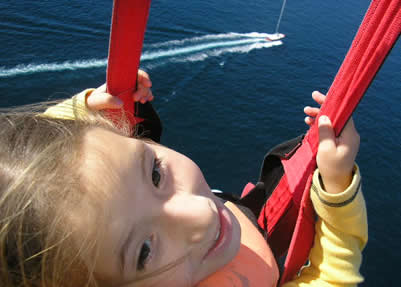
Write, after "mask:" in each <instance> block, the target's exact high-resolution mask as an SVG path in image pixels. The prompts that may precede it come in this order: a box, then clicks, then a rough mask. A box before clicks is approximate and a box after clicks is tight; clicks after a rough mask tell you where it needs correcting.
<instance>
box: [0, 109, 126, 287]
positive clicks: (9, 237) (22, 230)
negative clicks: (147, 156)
mask: <svg viewBox="0 0 401 287" xmlns="http://www.w3.org/2000/svg"><path fill="white" fill-rule="evenodd" d="M30 108H31V107H28V110H29V109H30ZM25 110H26V109H25ZM85 114H86V112H85ZM95 127H101V128H105V129H108V130H112V131H114V132H118V133H119V134H124V135H127V134H128V132H129V130H128V129H127V128H126V127H127V126H126V125H121V123H120V124H119V128H118V129H117V128H116V127H115V125H114V124H113V123H112V122H110V121H108V120H106V119H104V118H103V117H102V116H100V115H99V114H86V115H85V116H83V117H80V118H77V119H76V120H67V119H56V118H50V117H45V116H38V114H37V113H36V112H31V111H28V112H26V111H21V110H13V111H11V112H10V111H9V112H7V113H1V114H0V286H3V287H14V286H24V287H25V286H57V287H59V286H96V285H97V284H96V280H95V279H94V275H93V270H90V267H88V266H87V265H86V264H85V262H83V261H82V258H83V256H81V255H82V253H85V252H91V248H93V247H94V245H95V242H94V241H93V240H90V239H89V238H92V239H93V236H91V234H89V231H88V234H86V235H85V236H84V238H86V239H85V240H82V241H81V242H79V243H77V242H76V241H74V240H73V234H74V232H75V229H74V224H71V223H72V218H73V217H74V211H76V210H77V208H83V207H82V202H83V201H85V202H93V204H96V201H89V200H85V199H87V198H88V197H90V196H91V192H90V191H89V190H88V188H90V187H92V185H88V186H86V185H85V184H84V182H83V175H82V174H81V173H82V172H81V171H82V168H80V164H81V160H80V159H81V154H80V153H81V150H82V144H83V137H84V135H85V133H86V132H87V131H88V130H90V129H92V128H95ZM89 186H90V187H89ZM92 208H93V207H92ZM88 209H90V206H88ZM81 236H82V235H81Z"/></svg>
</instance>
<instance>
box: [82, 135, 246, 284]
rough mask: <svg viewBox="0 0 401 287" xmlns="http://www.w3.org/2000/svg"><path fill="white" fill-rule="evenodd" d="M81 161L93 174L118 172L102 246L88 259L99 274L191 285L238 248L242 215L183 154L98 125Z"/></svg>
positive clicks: (111, 279)
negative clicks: (236, 213)
mask: <svg viewBox="0 0 401 287" xmlns="http://www.w3.org/2000/svg"><path fill="white" fill-rule="evenodd" d="M100 162H103V164H99V163H100ZM106 165H107V168H105V167H106ZM83 167H84V170H86V173H85V176H86V177H89V178H90V179H91V180H92V181H93V180H95V182H96V179H99V180H102V179H104V178H114V179H115V180H109V182H110V186H107V185H108V184H107V182H108V181H107V180H106V181H105V182H106V183H105V184H104V185H105V186H104V187H105V188H106V190H111V192H110V194H109V195H108V196H106V199H105V201H104V205H103V207H104V210H103V211H101V212H103V213H105V214H107V216H106V217H105V218H106V220H104V222H101V223H100V224H97V225H96V226H95V228H96V230H100V231H102V232H99V234H102V235H101V236H100V238H97V247H98V248H99V249H98V250H100V252H99V254H98V256H97V258H96V260H93V258H85V260H86V261H88V263H89V264H91V265H93V266H94V272H95V276H96V277H97V278H99V279H100V280H105V281H107V282H112V286H177V287H182V286H193V285H194V284H195V283H197V282H199V281H200V280H201V279H203V278H205V277H206V276H208V275H209V274H211V273H213V272H214V271H216V270H218V269H219V268H221V267H222V266H223V265H225V264H226V263H228V262H229V261H230V260H231V259H232V258H233V257H234V256H235V255H236V253H237V251H238V249H239V246H240V233H241V231H240V226H239V224H238V221H237V219H236V218H235V217H234V215H233V214H232V213H231V212H230V211H229V210H228V209H227V208H225V206H224V205H223V204H222V203H221V202H220V201H219V200H218V199H217V198H216V197H214V196H213V194H212V193H211V191H210V188H209V186H208V184H207V183H206V181H205V179H204V177H203V175H202V172H201V171H200V169H199V167H198V166H197V165H196V164H195V163H194V162H193V161H191V160H190V159H189V158H187V157H185V156H184V155H182V154H179V153H177V152H175V151H173V150H171V149H168V148H166V147H163V146H160V145H156V144H151V143H146V142H143V141H141V140H136V139H131V138H126V137H123V136H120V135H117V134H115V133H112V132H109V131H106V130H103V129H94V130H91V131H90V132H88V133H87V136H86V137H85V142H84V165H83ZM107 173H108V174H107ZM111 173H112V175H111ZM103 181H104V180H103ZM103 181H101V182H103ZM102 185H103V183H102ZM93 225H95V224H93ZM99 225H100V226H99ZM93 261H95V262H93Z"/></svg>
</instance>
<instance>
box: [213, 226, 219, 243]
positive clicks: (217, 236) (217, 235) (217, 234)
mask: <svg viewBox="0 0 401 287" xmlns="http://www.w3.org/2000/svg"><path fill="white" fill-rule="evenodd" d="M219 236H220V229H219V231H218V232H217V233H216V238H215V239H214V241H216V240H217V239H218V238H219Z"/></svg>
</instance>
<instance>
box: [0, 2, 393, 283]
mask: <svg viewBox="0 0 401 287" xmlns="http://www.w3.org/2000/svg"><path fill="white" fill-rule="evenodd" d="M281 3H282V2H281V1H262V0H254V1H239V0H227V1H220V2H219V1H211V0H204V1H184V0H176V1H163V0H153V2H152V7H151V12H150V16H149V21H148V29H147V33H146V36H145V44H144V54H143V60H142V67H143V68H144V69H145V70H147V71H148V72H149V73H150V75H151V78H152V81H153V92H154V94H155V96H156V100H155V102H154V106H155V107H156V109H157V110H158V112H159V114H160V116H161V118H162V119H163V121H164V135H163V143H164V144H166V145H167V146H170V147H172V148H174V149H177V150H179V151H180V152H182V153H184V154H186V155H188V156H189V157H191V158H192V159H193V160H194V161H195V162H197V163H198V165H199V166H200V167H201V169H202V170H203V172H204V174H205V177H206V179H207V180H208V182H209V184H210V185H211V186H212V187H214V188H219V189H222V190H225V191H229V192H237V193H239V192H240V191H241V188H242V187H243V186H244V184H246V183H247V182H249V181H255V180H256V179H257V176H258V172H259V167H260V163H261V161H262V159H263V155H264V154H265V152H267V151H268V150H269V149H270V148H271V147H272V146H274V145H276V144H278V143H280V142H282V141H284V140H287V139H290V138H293V137H295V136H297V135H299V134H301V133H303V132H305V131H306V129H307V128H306V126H305V124H304V123H303V117H304V115H303V107H304V106H305V105H312V104H313V101H312V99H311V96H310V94H311V92H312V91H314V90H320V91H322V92H326V91H327V90H328V88H329V86H330V84H331V82H332V80H333V78H334V76H335V74H336V72H337V70H338V68H339V66H340V64H341V62H342V59H343V58H344V56H345V54H346V52H347V50H348V48H349V46H350V44H351V41H352V39H353V37H354V34H355V33H356V31H357V28H358V26H359V24H360V22H361V20H362V18H363V15H364V13H365V11H366V9H367V8H368V5H369V1H368V0H359V1H352V2H351V1H341V2H340V1H312V0H305V1H288V3H287V7H286V9H285V12H284V16H283V19H282V23H281V26H280V32H282V33H284V34H286V38H285V39H284V40H283V41H282V43H281V44H280V45H275V46H271V45H267V44H266V42H264V41H261V37H263V36H264V33H273V32H274V30H275V27H276V22H277V19H278V16H279V13H280V8H281ZM111 9H112V1H111V0H108V1H93V0H88V1H81V0H69V1H66V0H59V1H24V0H17V1H2V2H0V30H1V32H0V43H1V45H0V106H1V107H6V106H14V105H23V104H27V103H32V102H38V101H43V100H48V99H58V98H66V97H69V96H71V95H73V94H74V93H77V92H79V91H81V90H82V89H84V88H87V87H96V86H99V85H101V84H102V83H103V82H104V81H105V68H106V63H107V60H106V59H107V49H108V39H109V28H110V17H111ZM400 66H401V44H400V43H398V44H396V46H395V47H394V48H393V51H392V53H391V54H390V56H389V57H388V59H387V61H386V62H385V64H384V65H383V67H382V69H381V71H380V72H379V73H378V75H377V77H376V79H375V81H374V83H373V84H372V85H371V87H370V88H369V90H368V92H367V94H366V96H365V98H364V99H363V101H362V102H361V104H360V105H359V107H358V109H357V111H356V113H355V114H354V118H355V122H356V125H357V128H358V131H359V133H360V135H361V147H360V152H359V155H358V158H357V161H358V163H359V165H360V167H361V170H362V174H363V189H364V194H365V198H366V202H367V206H368V216H369V236H370V237H369V244H368V246H367V248H366V250H365V252H364V261H363V264H362V268H361V272H362V274H363V275H364V276H365V278H366V281H365V283H363V284H362V286H400V285H401V284H400V279H399V278H398V276H394V273H395V271H397V270H398V269H399V267H400V266H401V264H400V261H401V259H400V255H401V251H400V248H401V244H400V237H401V228H400V224H401V211H400V205H401V193H400V186H401V176H400V173H401V154H400V152H401V148H400V142H401V113H400V112H399V111H400V107H401V104H400V91H401V69H400V68H399V67H400Z"/></svg>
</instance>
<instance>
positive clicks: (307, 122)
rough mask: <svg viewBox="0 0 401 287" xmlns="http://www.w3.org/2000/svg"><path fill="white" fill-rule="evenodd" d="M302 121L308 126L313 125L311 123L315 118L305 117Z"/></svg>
mask: <svg viewBox="0 0 401 287" xmlns="http://www.w3.org/2000/svg"><path fill="white" fill-rule="evenodd" d="M304 121H305V123H306V124H307V125H308V126H311V125H313V123H314V122H315V120H314V119H313V118H311V117H305V119H304Z"/></svg>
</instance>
